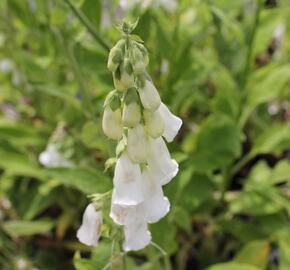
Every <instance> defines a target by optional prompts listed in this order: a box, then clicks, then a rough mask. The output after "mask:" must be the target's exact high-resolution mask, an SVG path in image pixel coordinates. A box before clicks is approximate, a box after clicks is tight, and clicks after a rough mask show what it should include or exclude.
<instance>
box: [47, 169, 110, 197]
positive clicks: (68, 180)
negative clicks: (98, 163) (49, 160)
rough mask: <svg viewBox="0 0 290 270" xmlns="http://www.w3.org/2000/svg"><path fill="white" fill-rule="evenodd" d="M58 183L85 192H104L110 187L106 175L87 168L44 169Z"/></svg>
mask: <svg viewBox="0 0 290 270" xmlns="http://www.w3.org/2000/svg"><path fill="white" fill-rule="evenodd" d="M46 173H47V175H48V176H49V177H51V178H53V179H55V180H56V181H58V182H59V183H60V184H63V185H65V186H69V187H73V188H76V189H78V190H80V191H82V192H83V193H85V194H92V193H102V192H106V191H108V190H109V189H110V187H111V182H110V180H109V178H108V177H107V176H105V175H104V174H103V173H101V172H100V171H97V170H93V169H89V168H58V169H49V170H46Z"/></svg>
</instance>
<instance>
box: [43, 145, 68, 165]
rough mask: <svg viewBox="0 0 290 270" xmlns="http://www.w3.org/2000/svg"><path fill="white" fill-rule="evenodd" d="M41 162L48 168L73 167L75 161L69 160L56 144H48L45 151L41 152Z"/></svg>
mask: <svg viewBox="0 0 290 270" xmlns="http://www.w3.org/2000/svg"><path fill="white" fill-rule="evenodd" d="M39 162H40V163H41V164H42V165H43V166H45V167H47V168H57V167H72V166H73V163H72V162H70V161H68V160H67V159H66V158H65V157H64V156H63V155H62V153H60V152H59V150H58V149H57V147H56V145H55V144H52V143H50V144H48V145H47V147H46V149H45V151H44V152H42V153H40V155H39Z"/></svg>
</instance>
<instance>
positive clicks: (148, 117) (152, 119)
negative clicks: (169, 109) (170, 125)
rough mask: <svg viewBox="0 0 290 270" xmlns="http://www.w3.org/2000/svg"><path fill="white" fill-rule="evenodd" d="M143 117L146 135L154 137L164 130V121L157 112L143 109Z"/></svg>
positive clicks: (160, 134)
mask: <svg viewBox="0 0 290 270" xmlns="http://www.w3.org/2000/svg"><path fill="white" fill-rule="evenodd" d="M144 119H145V123H146V129H147V132H148V135H149V136H150V137H152V138H154V139H156V138H158V137H160V136H162V134H163V132H164V126H165V124H164V121H163V118H162V116H161V114H160V112H159V110H156V111H148V110H144Z"/></svg>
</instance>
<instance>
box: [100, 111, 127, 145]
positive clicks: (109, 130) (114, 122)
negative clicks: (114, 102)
mask: <svg viewBox="0 0 290 270" xmlns="http://www.w3.org/2000/svg"><path fill="white" fill-rule="evenodd" d="M102 127H103V131H104V133H105V134H106V135H107V136H108V137H109V138H111V139H113V140H119V139H121V138H122V135H123V125H122V115H121V110H120V109H116V110H115V111H113V110H112V109H111V107H110V106H106V107H105V110H104V114H103V120H102Z"/></svg>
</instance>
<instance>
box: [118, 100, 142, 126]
mask: <svg viewBox="0 0 290 270" xmlns="http://www.w3.org/2000/svg"><path fill="white" fill-rule="evenodd" d="M122 119H123V124H124V126H125V127H135V126H136V125H137V124H138V123H140V120H141V110H140V106H139V104H138V103H136V102H132V103H130V104H125V105H124V108H123V116H122Z"/></svg>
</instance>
